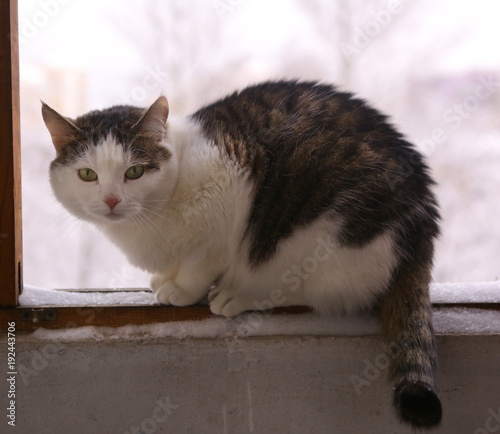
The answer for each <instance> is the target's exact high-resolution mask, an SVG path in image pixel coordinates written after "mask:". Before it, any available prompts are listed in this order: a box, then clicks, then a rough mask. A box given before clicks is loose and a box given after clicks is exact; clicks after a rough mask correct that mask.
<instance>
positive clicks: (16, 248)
mask: <svg viewBox="0 0 500 434" xmlns="http://www.w3.org/2000/svg"><path fill="white" fill-rule="evenodd" d="M0 29H1V31H0V34H1V37H0V174H1V175H0V306H16V305H17V303H18V295H19V289H20V288H22V272H21V271H22V270H21V266H22V241H21V152H20V141H19V137H20V123H19V48H18V34H17V0H10V1H1V2H0Z"/></svg>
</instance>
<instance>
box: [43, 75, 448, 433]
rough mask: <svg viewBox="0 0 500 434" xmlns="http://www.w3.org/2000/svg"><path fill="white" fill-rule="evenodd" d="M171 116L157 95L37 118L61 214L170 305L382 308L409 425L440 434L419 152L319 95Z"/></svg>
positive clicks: (359, 105) (353, 105) (364, 114)
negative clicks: (98, 235)
mask: <svg viewBox="0 0 500 434" xmlns="http://www.w3.org/2000/svg"><path fill="white" fill-rule="evenodd" d="M168 112H169V108H168V103H167V100H166V98H165V97H163V96H162V97H160V98H158V100H157V101H156V102H155V103H154V104H153V105H152V106H151V107H149V109H143V108H138V107H132V106H115V107H111V108H109V109H106V110H97V111H92V112H90V113H87V114H85V115H83V116H80V117H78V118H76V119H70V118H67V117H63V116H61V115H59V114H58V113H57V112H56V111H54V110H53V109H51V108H50V107H49V106H47V105H46V104H43V106H42V114H43V118H44V121H45V124H46V125H47V128H48V129H49V131H50V134H51V136H52V140H53V143H54V146H55V149H56V153H57V156H56V159H55V160H54V161H53V162H52V164H51V167H50V178H51V183H52V187H53V189H54V192H55V194H56V196H57V198H58V199H59V201H60V202H61V203H62V204H63V205H64V206H65V207H66V208H67V209H68V210H69V211H70V212H71V213H73V214H74V215H76V216H77V217H79V218H81V219H84V220H87V221H90V222H92V223H93V224H95V225H96V226H97V227H98V228H99V229H100V230H101V231H102V232H103V233H104V234H106V235H107V236H108V237H109V239H110V240H111V241H112V242H113V243H115V244H116V245H117V246H118V247H119V248H120V249H122V250H123V252H124V253H125V254H126V255H127V257H128V258H129V260H130V262H131V263H132V264H134V265H135V266H137V267H140V268H142V269H144V270H147V271H148V272H150V273H151V274H152V276H153V277H152V279H151V288H152V290H153V291H154V293H155V296H156V298H157V299H158V300H159V301H160V302H162V303H168V304H172V305H175V306H187V305H191V304H194V303H196V302H198V301H199V300H200V299H202V298H204V297H205V296H207V294H208V298H209V301H210V307H211V310H212V311H213V312H214V313H216V314H220V315H225V316H233V315H237V314H239V313H240V312H243V311H246V310H255V309H263V308H264V309H265V308H270V307H274V306H288V305H306V306H311V307H313V308H315V309H317V310H319V311H328V312H332V311H333V312H353V311H357V310H360V309H365V308H374V309H377V310H378V312H379V315H380V319H381V322H382V324H383V328H384V333H385V337H386V340H387V342H388V343H389V344H391V348H392V349H393V350H394V351H393V352H392V356H393V357H392V365H391V369H390V379H391V381H392V383H393V387H394V391H395V392H394V403H395V407H396V409H397V412H398V415H399V417H400V418H401V419H402V420H403V421H405V422H408V423H410V424H412V425H413V426H415V427H424V428H425V427H427V428H429V427H432V426H435V425H437V424H439V422H440V420H441V404H440V401H439V399H438V397H437V395H436V384H435V371H436V350H435V343H434V333H433V327H432V312H431V305H430V302H429V294H428V285H429V281H430V279H431V267H432V258H433V243H434V239H435V237H436V236H437V234H438V224H437V222H438V220H439V215H438V211H437V206H436V201H435V198H434V196H433V194H432V192H431V190H430V187H431V186H432V184H433V182H432V180H431V179H430V177H429V175H428V173H427V172H428V170H427V167H426V165H425V164H424V162H423V161H422V157H421V156H420V155H419V153H418V152H417V151H415V150H414V149H413V147H412V146H411V145H410V144H409V143H408V142H407V141H405V139H404V138H403V137H402V136H401V135H400V134H399V133H398V132H397V131H395V130H394V128H393V127H392V126H391V125H389V124H388V123H387V120H386V118H385V117H384V116H383V115H381V114H380V113H378V112H377V111H375V110H374V109H372V108H370V107H368V106H367V105H366V104H365V103H364V102H363V101H361V100H359V99H356V98H354V97H353V96H352V95H350V94H348V93H342V92H338V91H337V90H335V88H334V87H332V86H329V85H322V84H318V83H306V82H292V81H276V82H267V83H263V84H260V85H256V86H251V87H248V88H246V89H244V90H243V91H241V92H237V93H234V94H232V95H230V96H228V97H226V98H224V99H222V100H220V101H217V102H215V103H214V104H211V105H209V106H207V107H204V108H202V109H200V110H199V111H197V112H196V113H194V114H193V115H191V116H188V117H179V118H176V117H168ZM313 259H314V260H313ZM214 285H215V286H214Z"/></svg>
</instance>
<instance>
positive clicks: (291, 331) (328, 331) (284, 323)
mask: <svg viewBox="0 0 500 434" xmlns="http://www.w3.org/2000/svg"><path fill="white" fill-rule="evenodd" d="M434 329H435V332H436V333H437V334H498V333H500V312H499V311H487V310H482V309H455V308H451V309H444V310H438V311H436V312H435V313H434ZM380 333H381V330H380V326H379V324H378V322H377V319H376V318H375V317H374V316H372V315H368V314H362V315H355V316H352V317H341V318H332V317H327V316H320V315H316V314H314V313H304V314H275V315H271V314H262V313H260V312H250V313H245V314H242V315H239V316H238V317H235V318H223V317H214V318H208V319H204V320H199V321H183V322H168V323H161V324H148V325H126V326H122V327H117V328H111V327H92V326H86V327H80V328H76V329H61V330H47V329H44V328H39V329H37V330H35V331H34V332H33V333H32V334H31V337H32V338H34V339H37V340H51V341H66V340H71V341H73V340H78V341H84V340H103V339H107V340H123V339H129V340H141V341H144V340H159V339H166V338H171V339H186V338H198V339H222V340H223V341H224V342H225V343H226V344H227V345H228V346H230V345H231V344H235V343H236V341H237V340H238V339H240V338H245V337H263V336H268V337H269V336H351V337H353V336H373V335H380Z"/></svg>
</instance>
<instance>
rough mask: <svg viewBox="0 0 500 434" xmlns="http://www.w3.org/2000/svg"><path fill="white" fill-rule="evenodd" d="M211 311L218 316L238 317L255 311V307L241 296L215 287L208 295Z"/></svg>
mask: <svg viewBox="0 0 500 434" xmlns="http://www.w3.org/2000/svg"><path fill="white" fill-rule="evenodd" d="M208 301H209V302H210V310H211V311H212V313H214V314H216V315H224V316H227V317H232V316H236V315H238V314H240V313H242V312H245V311H247V310H255V306H254V305H253V304H252V303H251V302H250V301H249V300H247V299H246V298H245V297H242V296H241V295H237V294H235V293H234V292H233V291H230V290H228V289H227V288H220V287H215V288H213V289H212V290H211V291H210V292H209V294H208Z"/></svg>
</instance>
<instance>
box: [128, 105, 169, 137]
mask: <svg viewBox="0 0 500 434" xmlns="http://www.w3.org/2000/svg"><path fill="white" fill-rule="evenodd" d="M167 118H168V101H167V98H165V97H164V96H163V95H162V96H160V97H159V98H158V99H157V100H156V101H155V102H154V103H153V104H152V105H151V107H149V108H148V110H147V111H146V113H144V115H143V116H142V117H141V119H139V121H138V122H137V123H136V124H135V127H137V128H138V129H139V131H140V132H141V133H144V134H152V135H154V136H156V137H157V138H158V139H159V140H161V139H163V135H164V134H165V123H166V122H167Z"/></svg>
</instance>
